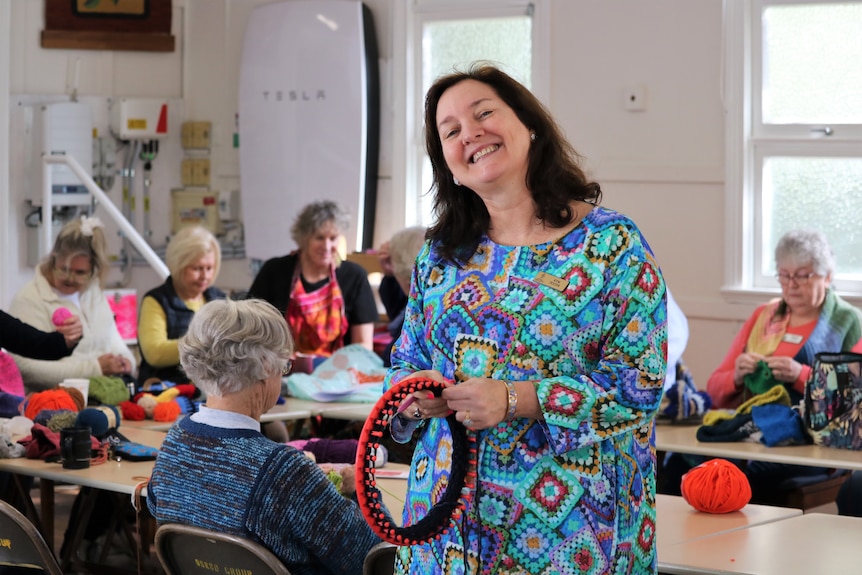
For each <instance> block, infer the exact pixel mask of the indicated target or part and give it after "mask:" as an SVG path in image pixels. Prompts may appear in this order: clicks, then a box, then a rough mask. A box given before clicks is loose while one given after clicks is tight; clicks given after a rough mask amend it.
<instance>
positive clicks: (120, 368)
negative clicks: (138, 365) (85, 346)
mask: <svg viewBox="0 0 862 575" xmlns="http://www.w3.org/2000/svg"><path fill="white" fill-rule="evenodd" d="M99 367H101V368H102V375H122V374H124V373H130V372H131V371H132V365H131V363H129V360H128V359H126V358H125V357H123V356H122V355H115V354H113V353H106V354H103V355H100V356H99Z"/></svg>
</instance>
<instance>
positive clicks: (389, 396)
mask: <svg viewBox="0 0 862 575" xmlns="http://www.w3.org/2000/svg"><path fill="white" fill-rule="evenodd" d="M444 387H445V385H444V384H443V383H440V382H438V381H434V380H433V379H427V378H424V377H414V378H410V379H405V380H403V381H401V382H399V383H398V384H397V385H395V386H393V387H392V388H390V389H389V390H388V391H387V392H386V393H384V394H383V396H382V397H381V398H380V399H379V400H378V401H377V403H376V404H375V405H374V408H373V409H372V410H371V413H370V414H369V415H368V419H367V420H365V425H364V426H363V427H362V433H361V434H360V436H359V446H358V448H357V450H356V500H357V502H358V503H359V508H360V509H361V510H362V515H363V516H364V517H365V520H366V521H367V522H368V524H369V525H370V526H371V529H372V530H373V531H374V532H375V533H376V534H377V535H378V536H379V537H380V538H381V539H384V540H386V541H389V542H390V543H393V544H395V545H416V544H418V543H423V542H427V541H431V540H432V539H434V538H435V537H439V535H440V534H441V533H446V532H447V531H448V530H449V529H451V528H452V527H454V526H456V525H457V523H458V522H459V521H460V519H461V515H462V513H463V512H464V509H465V508H466V507H467V504H468V503H469V501H470V499H472V497H473V493H474V491H475V487H476V457H477V456H476V453H477V451H476V434H475V433H473V432H470V430H468V429H467V428H465V427H464V425H463V424H461V423H460V422H458V421H457V420H456V419H455V414H454V413H453V414H452V415H450V416H449V417H447V418H446V421H447V423H448V424H449V429H450V431H451V433H452V469H451V470H450V474H449V485H448V486H447V487H446V491H445V492H444V493H443V494H442V495H441V496H440V499H439V500H438V501H437V503H435V504H434V506H433V507H431V509H429V510H428V513H426V514H425V516H424V517H423V518H422V519H420V520H419V521H417V522H416V523H414V524H412V525H404V526H402V527H399V526H397V525H396V524H394V523H393V522H392V521H391V520H390V518H389V517H388V516H387V514H386V513H384V512H383V511H382V509H381V504H380V500H381V496H380V490H379V489H377V484H376V480H375V468H374V460H375V458H376V455H375V454H376V453H377V448H378V447H379V446H380V438H382V437H383V434H384V433H385V432H386V428H387V427H388V426H389V422H390V421H391V419H392V418H393V417H394V416H395V413H396V410H397V408H398V406H399V405H400V404H401V402H402V401H403V400H404V399H405V398H406V397H407V396H408V395H410V394H412V393H414V392H416V391H421V390H423V389H427V390H430V391H432V392H434V394H435V395H439V394H440V392H441V391H442V390H443V388H444Z"/></svg>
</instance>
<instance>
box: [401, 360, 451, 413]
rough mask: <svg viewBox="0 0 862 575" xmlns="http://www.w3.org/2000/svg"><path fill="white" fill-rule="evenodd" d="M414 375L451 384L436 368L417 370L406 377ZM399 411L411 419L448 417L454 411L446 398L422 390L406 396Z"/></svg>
mask: <svg viewBox="0 0 862 575" xmlns="http://www.w3.org/2000/svg"><path fill="white" fill-rule="evenodd" d="M412 377H424V378H426V379H431V380H434V381H439V382H440V383H444V384H446V385H451V384H450V383H448V382H447V381H446V378H444V377H443V374H442V373H440V372H439V371H437V370H436V369H424V370H422V371H417V372H415V373H413V374H411V375H410V376H408V377H406V378H405V379H410V378H412ZM398 411H399V413H400V412H402V411H403V412H404V413H403V416H405V417H408V418H410V419H428V418H429V417H448V416H449V414H450V413H452V411H451V410H450V409H449V407H448V406H447V405H446V400H445V399H443V398H441V397H436V396H435V395H434V394H433V393H432V392H431V391H428V390H422V391H417V392H414V393H413V394H411V395H408V396H407V397H405V398H404V401H402V402H401V407H400V408H399V409H398Z"/></svg>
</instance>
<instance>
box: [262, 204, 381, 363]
mask: <svg viewBox="0 0 862 575" xmlns="http://www.w3.org/2000/svg"><path fill="white" fill-rule="evenodd" d="M348 224H349V217H348V215H347V212H345V211H344V210H342V209H341V208H340V207H339V206H338V204H336V203H335V202H332V201H328V200H326V201H319V202H314V203H311V204H309V205H307V206H305V208H303V209H302V211H301V212H300V213H299V215H298V216H297V218H296V221H295V222H294V224H293V227H292V228H291V235H292V236H293V240H294V241H295V242H296V245H297V246H298V248H297V250H296V251H294V252H292V253H290V254H288V255H286V256H282V257H277V258H273V259H270V260H267V261H266V262H265V263H264V264H263V267H262V268H261V269H260V272H258V274H257V276H256V277H255V278H254V282H252V284H251V288H250V289H249V296H250V297H255V298H260V299H264V300H266V301H268V302H269V303H271V304H272V305H274V306H275V307H276V308H278V310H279V312H281V314H282V315H283V316H284V318H285V320H286V321H287V324H288V325H289V326H290V330H291V333H292V334H293V338H294V340H295V341H296V351H297V352H299V353H302V354H305V355H311V356H317V357H329V356H330V355H332V353H333V352H335V351H337V350H338V349H340V348H341V347H343V346H345V345H347V344H351V343H356V344H360V345H363V346H365V347H366V348H368V349H372V346H373V339H374V322H375V321H377V318H378V313H377V304H376V303H375V301H374V293H373V292H372V291H371V284H369V283H368V274H367V272H366V271H365V270H364V269H363V268H362V266H360V265H359V264H355V263H353V262H348V261H341V258H340V257H339V254H338V250H337V247H338V242H339V240H340V239H341V237H342V234H343V233H344V232H345V231H346V230H347V227H348Z"/></svg>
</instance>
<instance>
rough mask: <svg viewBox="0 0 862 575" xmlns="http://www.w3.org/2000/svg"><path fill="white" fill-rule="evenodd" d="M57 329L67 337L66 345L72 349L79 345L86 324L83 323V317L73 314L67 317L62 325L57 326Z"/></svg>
mask: <svg viewBox="0 0 862 575" xmlns="http://www.w3.org/2000/svg"><path fill="white" fill-rule="evenodd" d="M57 331H59V332H60V333H62V334H63V337H65V338H66V347H68V348H69V349H72V348H73V347H75V345H77V343H78V340H79V339H81V336H82V335H84V326H83V324H81V318H80V317H78V316H76V315H73V316H69V317H67V318H66V321H64V322H63V323H62V324H61V325H58V326H57Z"/></svg>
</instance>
